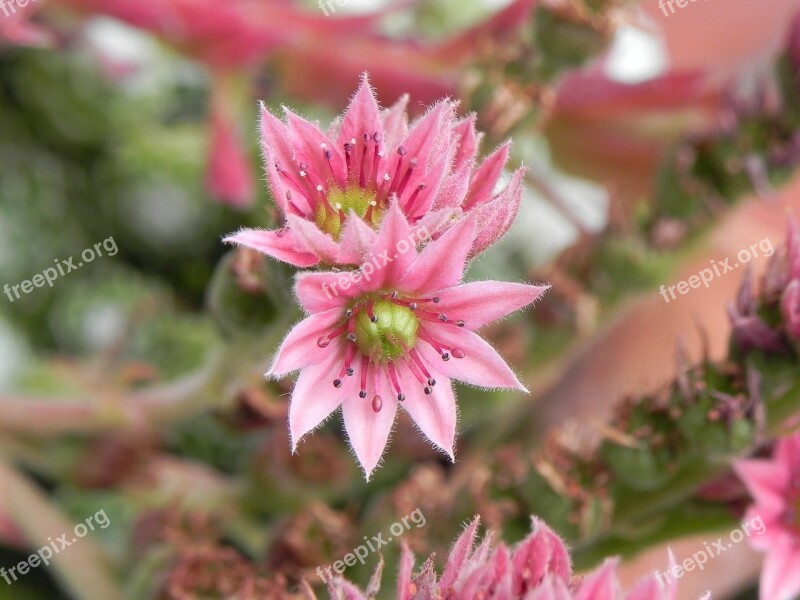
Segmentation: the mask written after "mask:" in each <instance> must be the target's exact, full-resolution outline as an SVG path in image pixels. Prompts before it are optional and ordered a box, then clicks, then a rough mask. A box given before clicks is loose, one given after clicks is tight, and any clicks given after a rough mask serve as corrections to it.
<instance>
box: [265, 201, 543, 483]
mask: <svg viewBox="0 0 800 600" xmlns="http://www.w3.org/2000/svg"><path fill="white" fill-rule="evenodd" d="M297 222H302V223H307V222H306V221H300V220H298V221H297ZM475 224H476V217H475V216H468V217H466V218H464V219H462V220H461V221H459V222H458V223H456V224H455V225H454V226H453V227H452V228H450V229H449V230H448V231H447V232H446V233H445V234H444V235H442V236H441V237H440V238H439V239H437V240H435V241H433V242H430V243H429V244H428V245H427V246H426V247H425V248H424V249H423V250H422V251H421V252H419V253H417V250H416V242H417V241H418V240H419V238H420V236H421V235H423V234H424V233H425V232H424V230H421V229H420V228H418V227H414V226H412V225H410V224H409V222H408V220H407V219H406V216H405V215H404V214H403V213H402V212H401V210H400V208H399V203H398V202H393V203H392V204H391V205H390V207H389V208H388V209H387V210H386V214H385V215H384V216H383V219H382V222H381V226H380V229H379V231H378V233H377V236H376V237H375V239H374V240H373V241H372V242H371V243H369V244H365V245H363V246H361V250H360V251H359V252H358V253H357V254H358V256H356V255H353V256H349V257H348V261H353V262H357V263H361V261H362V260H363V261H364V262H363V263H362V264H361V267H360V270H358V271H352V272H350V271H344V272H343V271H337V272H314V273H303V274H300V275H299V276H298V277H297V283H296V286H295V293H296V295H297V297H298V299H299V301H300V304H301V305H302V307H303V308H304V309H305V311H306V312H307V313H308V315H309V316H308V318H306V319H305V320H303V321H301V322H300V323H299V324H298V325H296V326H295V327H294V329H292V331H291V332H290V333H289V335H288V336H287V337H286V339H285V340H284V341H283V343H282V344H281V347H280V349H279V350H278V353H277V355H276V357H275V359H274V362H273V364H272V367H271V368H270V370H269V373H268V374H267V375H268V376H272V377H282V376H285V375H286V374H288V373H290V372H292V371H296V370H298V369H301V373H300V377H299V379H298V380H297V384H296V385H295V387H294V391H293V393H292V399H291V405H290V408H289V429H290V433H291V440H292V449H293V451H294V450H296V448H297V444H298V443H299V441H300V439H301V438H302V437H303V436H304V435H306V434H307V433H308V432H309V431H311V430H312V429H314V428H315V427H317V426H318V425H319V424H320V423H321V422H322V421H324V420H325V419H326V418H327V417H328V416H329V415H330V414H331V413H332V412H333V411H334V410H336V409H337V408H338V407H339V406H341V407H342V414H343V417H344V422H345V428H346V430H347V434H348V437H349V439H350V444H351V446H352V448H353V450H354V452H355V454H356V457H357V458H358V461H359V463H360V464H361V466H362V468H363V469H364V472H365V474H366V476H367V478H369V476H370V474H371V473H372V471H373V470H374V469H375V467H376V465H377V464H378V461H379V460H380V458H381V455H382V454H383V451H384V448H385V447H386V444H387V441H388V438H389V433H390V431H391V428H392V424H393V423H394V417H395V412H396V411H397V407H398V406H402V407H403V408H404V409H405V411H406V412H407V413H408V414H409V416H410V417H411V418H412V419H413V420H414V421H415V422H416V424H417V426H418V427H419V429H420V431H421V432H422V433H423V434H424V435H425V436H426V437H427V438H428V439H429V440H430V441H431V442H432V443H433V444H434V446H436V447H437V448H439V449H440V450H442V451H443V452H445V453H446V454H447V455H448V456H450V458H451V459H452V458H453V444H454V439H455V429H456V398H455V395H454V393H453V388H452V386H451V383H450V380H451V379H458V380H460V381H463V382H465V383H469V384H473V385H477V386H480V387H486V388H513V389H518V390H522V391H527V390H525V388H524V387H523V385H522V384H521V383H520V382H519V380H518V379H517V377H516V376H515V375H514V373H513V372H512V371H511V369H510V368H509V367H508V365H507V364H506V363H505V361H504V360H503V359H502V358H501V357H500V355H499V354H497V352H495V350H494V349H493V348H492V347H491V346H490V345H489V344H487V343H486V342H485V341H484V340H483V339H482V338H481V337H480V336H478V335H477V334H476V333H474V331H475V330H476V329H478V328H480V327H482V326H483V325H485V324H487V323H490V322H492V321H494V320H496V319H499V318H501V317H504V316H506V315H508V314H510V313H512V312H514V311H516V310H519V309H521V308H523V307H525V306H527V305H529V304H531V303H532V302H533V301H534V300H536V299H537V298H538V297H539V296H541V295H542V293H543V292H544V291H545V290H546V289H547V288H546V287H545V286H534V285H524V284H518V283H503V282H496V281H485V282H477V283H468V284H464V285H459V282H460V281H461V278H462V275H463V272H464V268H465V265H466V262H467V259H468V256H469V253H470V251H471V248H472V246H473V239H474V236H475ZM305 227H306V229H305V230H301V231H304V232H305V231H307V230H308V229H310V227H311V225H310V224H309V225H305ZM370 231H371V230H370V229H369V227H368V226H367V225H366V224H365V222H364V221H363V220H361V219H357V220H353V221H349V222H348V223H346V224H345V226H344V228H343V233H342V237H343V238H345V239H348V240H351V245H352V247H353V248H355V247H356V246H358V245H359V244H360V243H361V244H363V243H364V241H365V239H366V238H368V237H369V236H368V235H367V232H370ZM327 243H328V244H330V245H331V246H332V245H333V241H332V240H330V241H328V242H327Z"/></svg>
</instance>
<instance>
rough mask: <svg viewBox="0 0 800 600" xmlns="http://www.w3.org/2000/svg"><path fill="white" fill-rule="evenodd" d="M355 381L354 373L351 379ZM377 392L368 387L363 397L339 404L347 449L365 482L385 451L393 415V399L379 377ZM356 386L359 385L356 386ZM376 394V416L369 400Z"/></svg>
mask: <svg viewBox="0 0 800 600" xmlns="http://www.w3.org/2000/svg"><path fill="white" fill-rule="evenodd" d="M357 377H359V374H358V373H356V375H354V376H353V377H352V378H353V379H355V378H357ZM378 380H379V383H378V386H379V387H378V389H375V388H374V387H373V386H372V385H370V387H369V388H368V389H367V397H366V398H360V397H359V396H358V395H355V396H350V397H348V398H347V399H346V400H345V401H344V402H343V403H342V415H343V417H344V426H345V429H346V430H347V437H348V438H349V439H350V445H351V446H352V448H353V451H354V452H355V454H356V457H357V458H358V462H359V463H360V464H361V468H362V469H364V476H365V477H366V478H367V481H369V478H370V475H371V474H372V472H373V471H374V470H375V467H377V466H378V462H379V461H380V459H381V456H382V455H383V451H384V450H385V449H386V444H387V442H388V441H389V434H390V433H391V431H392V425H393V424H394V417H395V413H396V412H397V399H396V397H395V394H394V393H392V390H391V388H390V387H389V385H387V383H386V382H385V381H383V377H378ZM359 385H360V384H359ZM376 394H378V395H380V396H381V398H382V400H383V408H382V409H381V410H380V411H379V412H377V413H376V412H375V411H374V410H372V399H373V397H374V396H375V395H376Z"/></svg>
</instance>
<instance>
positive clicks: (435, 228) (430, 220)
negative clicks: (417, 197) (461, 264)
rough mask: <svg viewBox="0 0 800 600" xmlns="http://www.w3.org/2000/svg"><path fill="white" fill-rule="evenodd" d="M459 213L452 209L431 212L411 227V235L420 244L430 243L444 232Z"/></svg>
mask: <svg viewBox="0 0 800 600" xmlns="http://www.w3.org/2000/svg"><path fill="white" fill-rule="evenodd" d="M456 213H457V211H456V210H454V209H452V208H442V209H441V210H432V211H429V212H428V214H426V215H425V216H424V217H422V218H421V219H420V220H419V221H417V222H416V223H414V224H413V225H412V226H411V235H412V236H413V238H414V239H415V240H419V241H420V242H429V241H431V240H432V239H433V237H434V236H435V235H436V234H437V233H439V232H440V231H442V230H443V229H444V228H445V227H446V226H447V225H448V224H449V223H450V219H451V218H453V217H454V215H456Z"/></svg>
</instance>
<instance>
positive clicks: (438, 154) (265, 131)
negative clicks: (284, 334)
mask: <svg viewBox="0 0 800 600" xmlns="http://www.w3.org/2000/svg"><path fill="white" fill-rule="evenodd" d="M407 103H408V98H407V97H404V98H401V99H400V100H399V101H398V102H397V103H396V104H395V105H394V106H392V107H390V108H388V109H386V110H383V111H381V109H380V107H379V106H378V103H377V101H376V100H375V95H374V92H373V90H372V88H371V87H370V85H369V82H368V80H367V76H366V75H364V77H363V79H362V82H361V86H360V88H359V89H358V91H357V92H356V95H355V97H354V98H353V100H352V101H351V103H350V106H349V107H348V109H347V111H346V112H345V114H344V115H343V117H342V119H341V122H340V123H339V124H338V125H335V126H334V127H333V129H332V131H331V132H330V134H329V135H326V134H325V133H323V132H322V131H321V130H320V129H319V128H318V127H317V126H316V125H314V124H312V123H310V122H309V121H306V120H305V119H303V118H301V117H300V116H298V115H296V114H295V113H293V112H292V111H291V110H289V109H286V108H285V109H284V111H285V113H286V122H285V123H284V122H282V121H281V120H280V119H278V118H277V117H275V116H274V115H272V114H271V113H270V112H269V111H267V110H266V109H263V110H262V123H261V129H262V135H263V140H262V142H263V147H264V155H265V159H266V163H267V165H266V167H267V169H266V170H267V178H268V180H269V184H270V188H271V190H272V196H273V198H274V200H275V202H276V203H277V205H278V207H279V208H280V210H281V212H282V213H283V214H284V215H285V217H286V227H285V228H284V229H282V230H279V231H265V230H255V229H244V230H242V231H240V232H238V233H237V234H235V235H232V236H230V237H228V238H226V240H225V241H227V242H232V243H236V244H241V245H243V246H247V247H249V248H253V249H255V250H258V251H260V252H264V253H265V254H268V255H270V256H272V257H274V258H277V259H279V260H283V261H285V262H288V263H290V264H293V265H295V266H299V267H308V266H312V265H316V264H318V263H320V262H323V263H327V264H354V262H353V256H354V255H355V254H356V253H357V249H358V246H359V244H361V243H363V242H364V241H371V240H373V239H374V238H375V233H374V229H375V228H377V226H378V225H379V223H380V222H381V220H382V218H383V217H384V215H385V213H386V211H387V210H388V208H389V205H390V203H391V202H392V200H393V199H396V200H397V204H398V206H399V207H400V209H401V211H402V212H403V214H404V215H405V217H406V219H407V220H408V221H409V222H411V223H413V224H415V225H416V226H419V227H424V228H426V229H427V230H428V231H429V232H430V233H431V235H434V236H435V235H437V234H439V233H440V232H442V231H443V230H444V229H446V228H447V227H448V226H449V225H450V224H451V217H452V216H454V215H459V214H460V213H462V212H465V213H475V214H476V215H477V218H478V231H479V234H478V235H477V236H476V238H475V240H474V243H473V245H472V247H471V248H470V256H473V255H475V254H477V253H479V252H481V251H483V250H484V249H486V247H488V246H489V245H491V244H492V243H493V242H494V241H496V240H497V239H498V238H499V237H500V236H502V235H503V234H504V233H505V232H506V231H507V230H508V228H509V227H510V225H511V222H512V221H513V219H514V217H515V216H516V213H517V209H518V207H519V202H520V199H521V195H522V176H523V175H524V169H519V170H517V172H516V173H515V174H514V176H513V177H512V180H511V182H510V184H509V185H508V186H507V187H506V188H505V189H504V190H503V191H502V192H500V193H498V194H495V193H494V188H495V186H496V184H497V181H498V179H499V178H500V175H501V173H502V169H503V166H504V165H505V163H506V161H507V159H508V153H509V147H510V145H509V144H508V143H506V144H504V145H503V146H501V147H500V148H498V149H497V150H496V151H495V152H494V153H493V154H492V155H490V156H489V157H488V158H487V159H486V160H485V161H484V162H483V164H481V165H480V166H479V167H477V168H476V166H475V163H474V161H475V156H476V154H477V151H478V143H479V140H480V136H479V135H478V134H477V132H476V131H475V119H474V116H471V117H467V118H466V119H462V120H457V119H456V117H455V110H456V104H455V103H454V102H451V101H449V100H445V101H442V102H439V103H438V104H436V105H434V106H433V107H432V108H431V109H430V110H429V111H428V113H427V114H426V115H424V116H423V117H422V118H420V119H419V120H418V121H417V122H416V123H415V124H414V125H413V127H411V128H410V130H409V125H408V122H407V117H406V115H405V108H406V104H407ZM354 219H355V220H358V221H359V224H358V225H353V226H349V225H348V222H349V221H352V220H354ZM348 234H351V235H348Z"/></svg>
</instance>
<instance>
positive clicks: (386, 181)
mask: <svg viewBox="0 0 800 600" xmlns="http://www.w3.org/2000/svg"><path fill="white" fill-rule="evenodd" d="M391 180H392V178H391V177H389V174H388V173H384V174H383V179H382V180H381V187H380V189H379V190H378V194H377V196H376V197H377V198H381V199H384V200H386V199H387V197H388V195H389V194H388V192H387V191H386V186H387V185H388V184H389V182H390V181H391Z"/></svg>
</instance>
